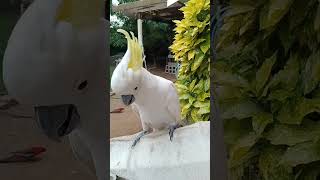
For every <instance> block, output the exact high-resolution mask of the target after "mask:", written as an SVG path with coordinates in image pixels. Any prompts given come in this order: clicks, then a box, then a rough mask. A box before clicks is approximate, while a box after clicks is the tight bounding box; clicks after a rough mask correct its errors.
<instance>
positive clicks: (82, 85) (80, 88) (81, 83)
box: [75, 80, 88, 92]
mask: <svg viewBox="0 0 320 180" xmlns="http://www.w3.org/2000/svg"><path fill="white" fill-rule="evenodd" d="M87 87H88V81H87V80H85V81H78V83H76V87H75V89H76V90H77V91H79V92H83V91H84V90H86V89H87Z"/></svg>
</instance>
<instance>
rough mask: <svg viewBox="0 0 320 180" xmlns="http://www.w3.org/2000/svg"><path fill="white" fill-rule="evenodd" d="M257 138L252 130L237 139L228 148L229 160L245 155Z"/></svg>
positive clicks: (233, 160) (232, 160) (236, 159)
mask: <svg viewBox="0 0 320 180" xmlns="http://www.w3.org/2000/svg"><path fill="white" fill-rule="evenodd" d="M258 139H259V136H257V135H256V134H255V133H254V132H250V133H249V134H247V135H245V136H243V137H241V138H240V139H238V140H237V141H236V143H235V144H234V145H233V146H232V147H231V149H230V161H231V162H236V161H239V160H241V159H242V158H243V157H245V156H246V155H247V154H248V152H249V151H250V149H251V147H252V146H253V145H254V144H255V143H256V142H257V140H258Z"/></svg>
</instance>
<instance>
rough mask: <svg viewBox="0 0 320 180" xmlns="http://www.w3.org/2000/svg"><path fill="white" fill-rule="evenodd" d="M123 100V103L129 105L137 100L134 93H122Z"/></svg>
mask: <svg viewBox="0 0 320 180" xmlns="http://www.w3.org/2000/svg"><path fill="white" fill-rule="evenodd" d="M121 98H122V102H123V104H125V105H127V106H129V105H130V104H132V103H133V102H134V101H135V98H134V96H133V95H122V96H121Z"/></svg>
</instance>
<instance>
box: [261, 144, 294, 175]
mask: <svg viewBox="0 0 320 180" xmlns="http://www.w3.org/2000/svg"><path fill="white" fill-rule="evenodd" d="M284 152H285V151H284V149H283V148H280V147H276V146H268V147H264V149H263V150H262V153H261V155H260V157H259V171H260V172H261V174H262V176H263V179H270V180H278V179H279V180H280V179H281V180H292V179H293V175H292V167H290V166H288V165H282V164H279V161H280V159H281V157H282V155H283V154H284Z"/></svg>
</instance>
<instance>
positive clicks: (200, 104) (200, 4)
mask: <svg viewBox="0 0 320 180" xmlns="http://www.w3.org/2000/svg"><path fill="white" fill-rule="evenodd" d="M181 11H182V12H183V13H184V19H182V20H181V21H174V22H175V23H176V26H177V27H176V28H175V29H174V31H175V32H176V35H175V37H174V42H173V44H172V46H171V47H170V48H171V50H172V52H173V53H174V56H175V60H176V61H178V62H179V63H181V69H180V71H179V75H178V79H177V82H176V87H177V89H178V92H179V97H180V103H181V108H182V112H181V113H182V118H184V119H187V120H188V121H191V122H197V121H208V120H209V116H210V1H209V0H190V1H188V2H187V3H186V5H185V6H184V7H182V8H181Z"/></svg>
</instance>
